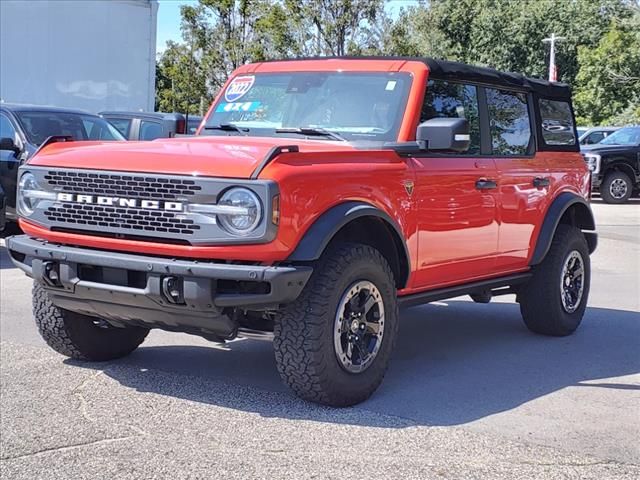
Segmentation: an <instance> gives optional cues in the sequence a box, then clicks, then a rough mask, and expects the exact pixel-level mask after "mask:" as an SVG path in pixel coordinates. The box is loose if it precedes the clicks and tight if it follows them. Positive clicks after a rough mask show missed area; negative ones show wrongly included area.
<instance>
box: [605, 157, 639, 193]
mask: <svg viewBox="0 0 640 480" xmlns="http://www.w3.org/2000/svg"><path fill="white" fill-rule="evenodd" d="M615 171H620V172H623V173H625V174H626V175H628V176H629V178H630V179H631V183H632V184H633V185H631V187H632V188H635V183H636V172H635V171H634V170H633V167H632V166H631V165H630V164H629V161H628V160H627V159H625V158H615V159H612V160H611V161H610V163H608V164H607V166H606V167H605V169H604V171H603V172H602V178H603V179H604V178H606V176H607V175H608V174H610V173H611V172H615Z"/></svg>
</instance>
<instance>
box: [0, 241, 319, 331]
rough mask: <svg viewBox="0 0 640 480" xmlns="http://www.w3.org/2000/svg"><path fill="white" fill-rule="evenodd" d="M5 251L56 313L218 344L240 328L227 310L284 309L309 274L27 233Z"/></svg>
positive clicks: (297, 268) (294, 269) (301, 269)
mask: <svg viewBox="0 0 640 480" xmlns="http://www.w3.org/2000/svg"><path fill="white" fill-rule="evenodd" d="M7 249H8V250H9V254H10V256H11V259H12V261H13V263H14V264H15V265H16V266H17V267H18V268H20V269H22V270H23V271H25V272H26V273H27V275H29V276H31V277H33V278H34V280H35V281H37V282H39V283H41V284H42V285H43V286H44V287H45V288H46V289H47V292H48V294H49V297H50V298H51V300H52V301H53V303H54V304H56V305H57V306H59V307H61V308H65V309H67V310H71V311H75V312H78V313H82V314H85V315H91V316H97V317H100V318H104V319H105V320H107V321H109V322H110V323H113V324H115V325H121V326H125V325H143V326H147V327H158V328H164V329H167V330H175V331H184V332H187V333H196V334H200V335H209V336H214V337H219V338H231V337H233V336H234V335H235V331H236V330H237V328H238V325H237V323H236V322H235V321H234V320H233V318H232V316H231V315H229V314H228V313H229V307H231V308H234V307H235V308H240V309H244V310H268V309H274V308H277V307H278V306H279V305H282V304H286V303H290V302H292V301H294V300H295V299H296V298H297V297H298V295H300V293H301V292H302V289H303V288H304V286H305V285H306V283H307V281H308V279H309V277H310V276H311V273H312V271H313V269H312V268H311V267H308V266H259V265H233V264H226V263H213V262H201V261H197V260H179V259H169V258H161V257H151V256H146V255H135V254H129V253H118V252H110V251H102V250H92V249H88V248H78V247H69V246H65V245H59V244H54V243H49V242H46V241H41V240H35V239H33V238H30V237H28V236H27V235H20V236H15V237H9V238H8V239H7ZM51 271H53V272H55V274H54V275H53V279H54V280H55V281H52V275H51V273H50V272H51ZM167 278H171V279H177V280H178V282H179V285H180V290H181V295H180V302H179V303H175V301H173V302H172V299H171V297H170V296H168V295H167V291H166V288H165V287H166V283H165V282H166V279H167ZM174 300H175V299H174Z"/></svg>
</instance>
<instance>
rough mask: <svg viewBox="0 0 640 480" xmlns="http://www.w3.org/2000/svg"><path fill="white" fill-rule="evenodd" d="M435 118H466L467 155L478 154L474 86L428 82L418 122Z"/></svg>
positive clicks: (477, 126) (476, 106)
mask: <svg viewBox="0 0 640 480" xmlns="http://www.w3.org/2000/svg"><path fill="white" fill-rule="evenodd" d="M437 117H448V118H456V117H458V118H466V119H467V120H468V122H469V133H470V135H471V143H470V145H469V150H468V152H467V153H469V154H472V155H474V154H475V155H478V154H480V121H479V118H478V89H477V88H476V87H475V86H474V85H464V84H461V83H451V82H445V81H443V80H429V82H428V83H427V93H426V95H425V98H424V104H423V105H422V112H421V114H420V122H424V121H426V120H429V119H431V118H437Z"/></svg>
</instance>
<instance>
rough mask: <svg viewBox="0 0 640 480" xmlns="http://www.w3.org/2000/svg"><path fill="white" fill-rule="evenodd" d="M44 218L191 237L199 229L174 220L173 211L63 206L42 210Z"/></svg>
mask: <svg viewBox="0 0 640 480" xmlns="http://www.w3.org/2000/svg"><path fill="white" fill-rule="evenodd" d="M44 214H45V216H46V217H47V219H48V220H49V221H51V222H54V223H58V224H60V223H62V224H68V225H86V226H95V227H111V228H123V229H126V230H138V231H144V232H160V233H180V234H184V235H193V234H194V233H195V231H196V230H199V229H200V226H199V225H196V224H195V222H194V221H193V220H189V219H185V218H177V215H176V214H175V213H173V212H157V211H152V210H151V211H150V210H144V209H140V208H115V207H101V206H98V205H86V204H80V203H62V204H56V205H52V206H51V207H49V208H47V210H46V211H45V213H44Z"/></svg>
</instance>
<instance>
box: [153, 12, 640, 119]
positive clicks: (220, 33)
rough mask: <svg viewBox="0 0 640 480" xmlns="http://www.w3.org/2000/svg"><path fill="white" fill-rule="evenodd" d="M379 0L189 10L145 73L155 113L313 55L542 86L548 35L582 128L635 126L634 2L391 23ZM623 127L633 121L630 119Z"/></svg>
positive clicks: (415, 17)
mask: <svg viewBox="0 0 640 480" xmlns="http://www.w3.org/2000/svg"><path fill="white" fill-rule="evenodd" d="M384 7H385V2H384V1H383V0H199V2H198V4H197V5H195V6H191V5H189V6H183V7H182V8H181V14H182V34H183V40H184V42H183V43H179V44H177V43H173V42H170V43H169V44H168V45H167V49H166V50H165V51H164V53H163V54H162V55H161V56H160V58H159V60H158V68H157V106H158V108H162V109H165V110H173V109H178V110H184V109H185V108H186V106H187V105H190V106H191V111H192V112H194V111H195V110H196V109H195V106H196V105H197V104H198V103H200V102H201V99H203V100H202V101H203V102H204V103H205V104H208V103H209V102H210V101H211V100H212V97H213V96H214V95H215V93H216V92H217V91H218V90H219V88H220V87H221V85H222V84H223V83H224V81H225V80H226V79H227V77H228V76H229V74H230V73H231V72H232V71H233V70H234V69H236V68H237V67H239V66H241V65H243V64H245V63H248V62H252V61H261V60H267V59H274V58H292V57H301V56H315V55H377V54H385V55H408V56H420V55H424V56H431V57H436V58H446V59H449V60H458V61H461V62H465V63H470V64H476V65H486V66H490V67H493V68H497V69H499V70H507V71H515V72H519V73H524V74H526V75H532V76H537V77H542V78H545V77H546V76H547V70H548V61H549V47H548V45H546V44H544V43H542V40H543V39H544V38H546V37H548V36H550V35H551V33H555V34H556V35H558V36H562V37H565V40H563V41H562V42H560V43H559V44H558V45H557V54H556V63H557V65H558V70H559V79H560V80H561V81H564V82H567V83H569V84H570V85H572V86H573V87H574V89H575V99H576V102H575V103H576V113H577V115H578V117H579V120H580V121H581V122H583V123H589V124H596V123H600V122H613V121H614V120H615V121H616V122H621V121H622V120H628V119H633V118H637V115H638V110H639V109H640V107H639V105H640V99H639V98H638V97H639V94H638V92H639V91H640V88H639V87H638V77H640V73H639V72H638V63H639V60H638V56H639V55H640V45H639V41H640V40H639V37H638V36H639V35H640V33H639V32H640V20H638V18H640V7H639V1H638V0H428V1H427V0H424V1H421V2H420V3H419V4H418V5H416V6H413V7H409V8H406V9H403V10H402V11H401V12H400V15H399V16H398V17H397V18H396V19H392V18H390V17H389V16H388V15H387V14H386V13H385V10H384ZM634 115H635V116H636V117H634Z"/></svg>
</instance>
